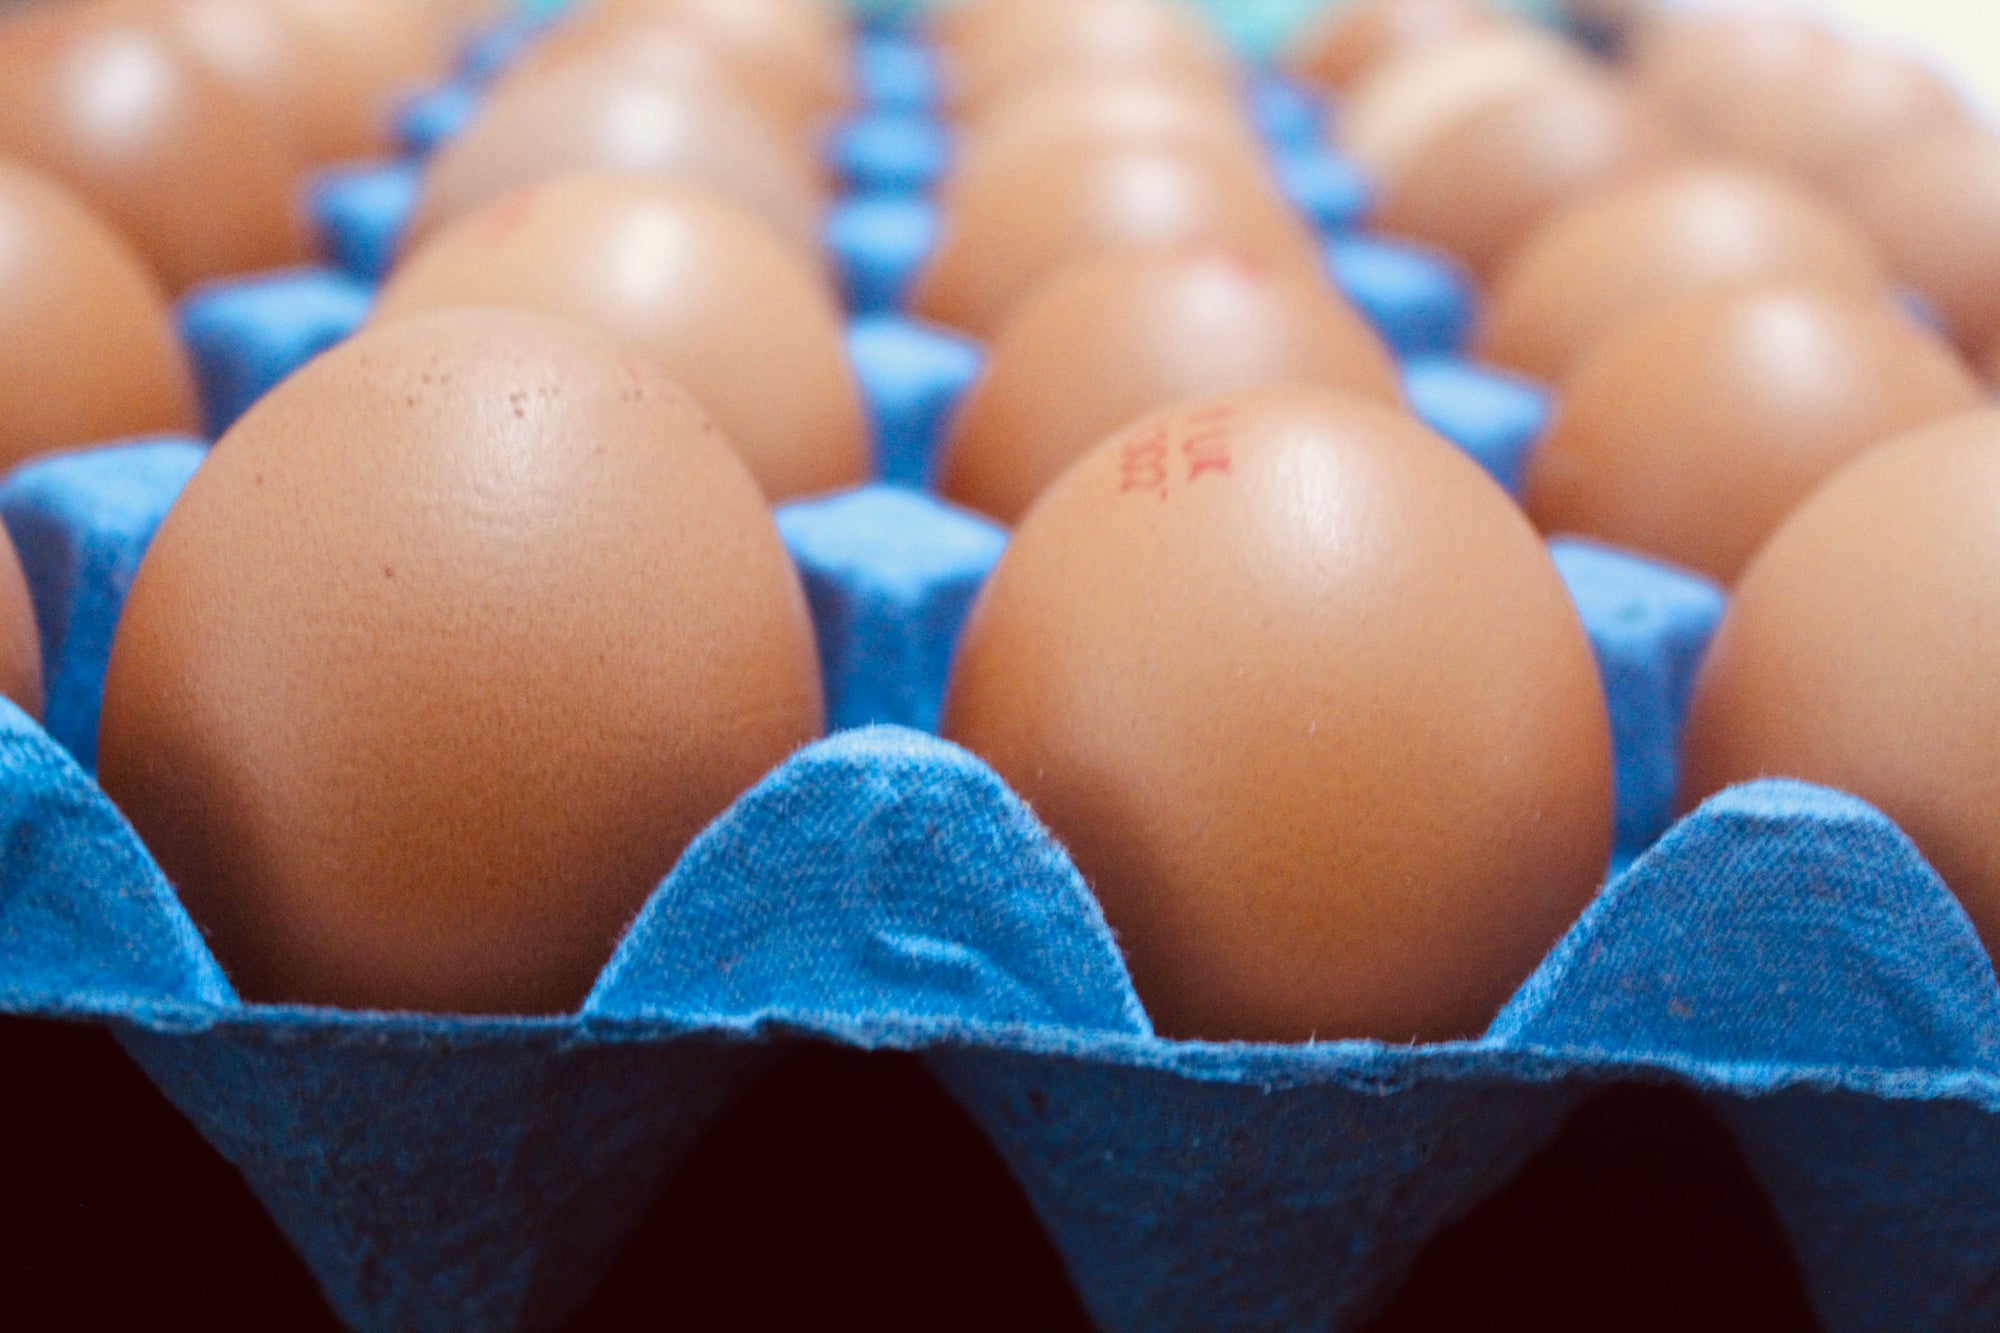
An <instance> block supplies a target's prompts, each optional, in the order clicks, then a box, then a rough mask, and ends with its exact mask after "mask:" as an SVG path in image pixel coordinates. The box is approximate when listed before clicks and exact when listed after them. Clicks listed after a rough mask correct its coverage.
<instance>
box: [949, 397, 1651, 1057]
mask: <svg viewBox="0 0 2000 1333" xmlns="http://www.w3.org/2000/svg"><path fill="white" fill-rule="evenodd" d="M943 733H944V734H945V735H946V736H947V737H949V738H951V739H953V740H955V741H957V742H959V743H960V744H962V745H964V746H966V747H967V748H968V749H970V750H971V751H972V752H973V753H975V754H977V755H979V756H980V757H982V758H983V759H985V760H986V761H987V762H988V763H990V764H992V765H993V766H994V768H995V769H996V770H997V771H998V772H999V773H1000V775H1001V776H1002V777H1004V778H1005V779H1006V780H1007V781H1008V783H1009V784H1010V785H1011V786H1012V787H1013V788H1014V789H1015V790H1016V791H1017V792H1019V793H1020V794H1021V795H1022V796H1023V797H1025V798H1026V800H1027V802H1028V804H1029V805H1030V806H1031V807H1032V808H1033V810H1034V811H1035V813H1036V814H1037V815H1038V816H1039V817H1040V818H1041V819H1042V820H1043V821H1044V822H1045V823H1046V824H1047V825H1048V827H1049V828H1050V830H1051V831H1052V832H1053V833H1054V834H1055V835H1056V837H1057V838H1059V839H1060V840H1061V841H1062V842H1063V844H1064V846H1066V847H1067V848H1068V849H1069V851H1070V854H1071V856H1072V857H1073V858H1074V859H1075V861H1076V864H1077V867H1078V868H1079V869H1080V870H1081V871H1082V872H1083V875H1084V878H1085V879H1086V880H1087V881H1088V882H1089V884H1090V886H1091V888H1092V889H1093V890H1094V891H1095V892H1096V894H1097V896H1098V899H1099V900H1100V901H1101V902H1102V904H1103V906H1104V910H1105V915H1106V917H1107V918H1108V920H1109V922H1110V924H1111V927H1112V929H1113V930H1114V931H1115V932H1116V933H1117V936H1118V941H1119V945H1120V948H1121V949H1123V951H1124V953H1125V957H1126V961H1127V962H1128V964H1129V965H1130V967H1131V970H1132V976H1133V980H1134V982H1135V984H1136V985H1137V987H1138V992H1139V996H1140V998H1141V999H1142V1000H1143V1001H1144V1003H1145V1005H1146V1009H1147V1012H1148V1013H1149V1014H1150V1015H1151V1016H1152V1019H1153V1023H1154V1026H1155V1028H1156V1029H1157V1030H1158V1031H1159V1032H1161V1033H1162V1034H1165V1035H1168V1036H1172V1037H1180V1038H1209V1039H1216V1040H1227V1039H1232V1038H1241V1039H1248V1040H1272V1041H1301V1040H1307V1039H1311V1038H1315V1037H1316V1038H1319V1039H1321V1040H1329V1039H1334V1038H1346V1037H1374V1038H1380V1039H1384V1040H1389V1041H1409V1040H1412V1039H1418V1040H1437V1039H1445V1038H1456V1037H1471V1036H1474V1035H1476V1034H1478V1033H1479V1032H1480V1031H1482V1030H1483V1029H1484V1028H1485V1027H1486V1026H1487V1024H1488V1023H1489V1022H1490V1021H1491V1019H1492V1018H1493V1015H1494V1013H1495V1012H1496V1011H1497V1010H1498V1009H1499V1008H1500V1006H1501V1004H1502V1003H1503V1002H1504V1001H1505V1000H1506V999H1507V998H1508V996H1509V995H1510V994H1512V993H1513V991H1514V990H1515V988H1516V987H1518V986H1519V985H1520V983H1521V982H1522V981H1523V980H1525V979H1526V978H1527V976H1528V975H1529V973H1530V972H1532V971H1533V969H1534V967H1535V965H1536V964H1537V963H1538V962H1539V961H1540V960H1541V958H1542V957H1543V955H1544V954H1545V953H1546V952H1547V950H1548V949H1549V947H1550V946H1551V945H1553V944H1554V943H1555V941H1556V939H1557V937H1558V936H1559V935H1560V934H1561V933H1562V932H1563V930H1564V929H1565V928H1566V927H1567V926H1568V925H1569V924H1570V923H1571V922H1572V921H1573V920H1574V919H1575V918H1576V916H1577V914H1578V913H1579V912H1580V911H1581V910H1582V908H1583V906H1584V904H1585V903H1587V902H1588V901H1589V900H1590V898H1591V896H1592V895H1593V894H1594V893H1595V892H1596V890H1597V886H1598V884H1599V883H1600V882H1601V879H1602V877H1603V875H1604V873H1605V868H1606V861H1607V858H1608V856H1609V852H1610V845H1611V808H1612V807H1611V748H1610V733H1609V726H1608V723H1607V721H1606V715H1605V704H1604V697H1603V694H1602V690H1601V687H1600V685H1599V683H1598V676H1597V668H1596V665H1595V663H1594V662H1593V660H1592V657H1591V651H1590V646H1589V643H1588V642H1587V640H1586V639H1585V638H1584V634H1583V630H1582V627H1581V625H1580V624H1579V623H1578V621H1577V616H1576V611H1575V609H1574V608H1573V607H1572V605H1571V603H1570V599H1569V595H1568V593H1567V592H1566V590H1565V589H1564V587H1563V584H1562V581H1561V579H1560V578H1559V577H1558V576H1557V574H1556V571H1555V566H1554V564H1553V563H1552V562H1551V561H1550V559H1549V556H1548V553H1547V551H1546V550H1545V548H1544V547H1543V546H1542V544H1541V542H1540V541H1539V540H1538V539H1537V538H1536V536H1535V534H1534V532H1533V530H1532V529H1531V528H1530V527H1529V526H1528V524H1527V522H1526V521H1525V520H1524V519H1523V518H1522V516H1521V513H1520V511H1519V510H1518V509H1517V508H1516V507H1515V506H1514V505H1513V503H1512V502H1511V501H1510V500H1509V499H1508V498H1507V497H1506V495H1505V494H1504V493H1503V492H1502V491H1501V490H1500V488H1499V487H1498V486H1496V485H1495V484H1494V483H1493V482H1492V481H1491V480H1489V479H1488V478H1487V477H1486V475H1485V474H1484V473H1482V472H1481V471H1480V470H1479V468H1478V467H1477V466H1476V465H1475V464H1473V463H1472V462H1471V461H1470V460H1468V459H1467V458H1466V457H1465V456H1464V455H1463V454H1461V453H1460V452H1459V451H1458V450H1457V449H1455V448H1454V447H1453V446H1451V445H1450V444H1448V443H1446V442H1445V441H1444V440H1442V439H1440V438H1439V437H1437V436H1435V435H1433V434H1432V433H1431V432H1430V431H1429V430H1428V429H1426V428H1425V427H1423V426H1422V425H1420V424H1418V423H1417V422H1416V421H1415V420H1414V419H1412V418H1410V417H1409V416H1407V415H1405V414H1403V413H1401V412H1398V411H1396V410H1395V409H1393V408H1390V407H1387V406H1384V405H1382V404H1380V403H1377V402H1374V401H1371V400H1369V399H1366V398H1362V397H1359V396H1356V395H1352V394H1348V393H1344V392H1342V391H1339V390H1334V389H1324V388H1311V387H1303V386H1278V387H1273V388H1267V389H1260V390H1255V391H1250V392H1245V393H1241V394H1235V395H1227V396H1223V397H1219V398H1210V399H1202V400H1197V401H1195V402H1191V403H1184V404H1181V405H1179V406H1177V407H1174V408H1172V409H1170V410H1168V411H1165V412H1162V413H1159V414H1156V415H1153V416H1149V417H1146V418H1143V419H1141V420H1140V421H1138V422H1136V423H1134V424H1132V425H1131V426H1128V427H1127V428H1126V429H1124V430H1122V431H1120V432H1119V433H1117V434H1116V435H1113V436H1112V437H1110V438H1109V439H1107V440H1104V441H1102V442H1100V443H1099V444H1098V445H1097V446H1096V447H1095V448H1093V449H1092V450H1091V452H1090V453H1088V454H1087V455H1085V457H1084V458H1083V459H1082V460H1081V461H1080V462H1079V463H1078V464H1077V465H1076V466H1075V467H1074V468H1072V469H1070V471H1068V472H1067V473H1065V474H1064V475H1063V477H1062V479H1061V480H1060V481H1058V482H1057V483H1056V484H1055V486H1054V487H1053V488H1051V489H1050V490H1049V491H1048V492H1047V493H1046V494H1044V495H1043V497H1042V499H1041V500H1040V502H1038V503H1037V504H1036V506H1035V507H1034V508H1033V509H1032V510H1031V511H1030V512H1029V514H1028V516H1027V518H1026V519H1025V520H1023V522H1022V524H1021V526H1020V527H1019V528H1018V529H1017V530H1016V531H1015V533H1014V535H1013V537H1012V539H1011V541H1010V542H1009V544H1008V546H1007V549H1006V553H1005V554H1004V555H1003V556H1002V558H1001V561H1000V564H999V567H998V568H997V569H996V570H995V571H994V574H993V576H992V578H991V580H990V581H989V582H988V583H987V585H986V587H985V589H984V591H983V592H982V593H981V595H980V597H979V600H978V602H977V603H976V604H975V607H974V609H973V612H972V615H971V619H970V621H969V623H968V625H967V627H966V630H965V634H964V637H963V639H962V640H961V642H960V645H959V650H958V656H957V659H956V662H955V664H954V666H953V670H952V677H951V684H950V691H949V694H948V697H947V701H946V705H945V716H944V724H943Z"/></svg>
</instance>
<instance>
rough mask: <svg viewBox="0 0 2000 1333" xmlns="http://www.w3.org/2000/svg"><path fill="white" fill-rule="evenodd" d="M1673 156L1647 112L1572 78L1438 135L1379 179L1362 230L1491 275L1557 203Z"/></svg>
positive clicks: (1666, 131)
mask: <svg viewBox="0 0 2000 1333" xmlns="http://www.w3.org/2000/svg"><path fill="white" fill-rule="evenodd" d="M1683 151H1684V149H1683V146H1682V144H1681V141H1680V138H1679V136H1678V135H1677V134H1676V133H1675V131H1674V130H1673V129H1672V127H1671V126H1669V125H1668V124H1667V123H1666V122H1665V121H1664V120H1662V119H1661V118H1660V117H1659V116H1658V115H1657V114H1656V113H1655V112H1653V111H1652V110H1651V109H1650V108H1649V107H1648V106H1646V105H1645V104H1644V103H1642V102H1640V101H1639V100H1638V99H1637V98H1634V97H1633V96H1631V95H1630V94H1629V93H1627V92H1626V91H1625V90H1624V89H1623V88H1621V87H1620V86H1619V85H1618V84H1617V83H1615V82H1613V81H1612V80H1611V79H1609V78H1606V77H1604V76H1601V75H1598V74H1594V73H1592V72H1590V71H1587V70H1577V71H1575V72H1574V73H1573V74H1571V75H1569V76H1567V77H1562V78H1555V79H1551V80H1549V81H1548V82H1547V83H1545V84H1542V85H1540V86H1537V87H1534V88H1529V89H1526V90H1523V91H1520V92H1516V93H1512V94H1509V95H1508V96H1506V97H1504V98H1501V99H1499V100H1497V101H1495V102H1493V103H1491V104H1488V105H1486V106H1484V107H1483V108H1481V109H1479V110H1477V111H1474V112H1473V113H1472V114H1470V115H1467V116H1464V117H1461V118H1458V119H1456V120H1452V121H1449V122H1447V123H1445V124H1443V125H1441V126H1439V127H1438V129H1437V130H1436V132H1435V133H1433V134H1431V135H1430V136H1429V137H1428V138H1427V139H1426V140H1424V141H1423V142H1422V143H1420V144H1417V145H1416V146H1414V147H1413V148H1412V149H1411V150H1410V151H1409V152H1408V153H1407V154H1406V155H1404V156H1403V157H1402V158H1401V160H1400V161H1398V162H1397V163H1396V164H1395V165H1394V166H1393V167H1392V168H1391V169H1390V170H1389V171H1388V172H1387V173H1386V174H1385V175H1383V176H1381V177H1380V178H1378V179H1377V181H1376V182H1375V187H1376V203H1375V207H1374V210H1373V213H1372V215H1371V222H1372V223H1373V225H1375V226H1376V227H1379V228H1380V229H1381V230H1383V231H1385V232H1388V233H1390V234H1392V235H1397V236H1404V237H1408V238H1409V239H1411V240H1415V241H1418V242H1420V243H1422V244H1425V245H1429V246H1432V247H1433V248H1435V249H1439V250H1442V251H1444V252H1445V253H1446V254H1449V255H1451V256H1453V257H1454V258H1456V259H1458V260H1459V261H1460V262H1461V263H1463V264H1465V265H1466V266H1467V267H1468V268H1470V269H1471V270H1472V271H1473V272H1474V273H1475V274H1476V275H1479V276H1482V277H1491V275H1492V274H1493V272H1494V271H1495V269H1497V268H1498V267H1499V265H1500V264H1501V262H1502V261H1503V260H1504V259H1505V258H1506V257H1507V256H1508V255H1509V254H1510V253H1511V252H1512V251H1513V250H1514V248H1515V247H1516V246H1517V245H1519V244H1520V242H1521V241H1522V239H1523V238H1524V237H1526V236H1527V235H1528V234H1529V233H1530V232H1531V231H1532V230H1533V229H1534V227H1535V226H1536V225H1537V224H1539V223H1541V222H1543V221H1545V220H1546V219H1547V218H1548V217H1549V216H1550V215H1551V214H1553V213H1554V212H1556V211H1557V210H1558V209H1560V208H1561V207H1562V206H1563V205H1564V204H1567V203H1570V202H1572V201H1574V200H1577V199H1580V198H1583V197H1585V196H1587V195H1589V194H1591V193H1593V192H1594V191H1597V190H1599V189H1602V188H1604V187H1606V186H1609V185H1613V184H1616V183H1617V182H1619V181H1621V180H1623V179H1626V178H1628V177H1632V176H1636V175H1638V174H1640V173H1642V172H1645V171H1647V170H1649V169H1651V168H1655V167H1658V166H1661V165H1663V164H1665V163H1667V162H1669V161H1670V160H1672V159H1673V158H1675V157H1676V156H1678V155H1680V154H1681V153H1682V152H1683Z"/></svg>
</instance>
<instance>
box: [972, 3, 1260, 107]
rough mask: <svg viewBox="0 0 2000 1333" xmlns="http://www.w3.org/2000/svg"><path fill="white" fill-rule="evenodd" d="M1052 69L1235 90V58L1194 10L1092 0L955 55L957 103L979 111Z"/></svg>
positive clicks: (1003, 32) (1016, 26) (1237, 74)
mask: <svg viewBox="0 0 2000 1333" xmlns="http://www.w3.org/2000/svg"><path fill="white" fill-rule="evenodd" d="M1051 71H1061V72H1070V73H1077V74H1091V75H1099V76H1103V75H1111V74H1129V73H1148V74H1153V75H1156V76H1165V77H1170V78H1173V79H1175V80H1177V81H1181V82H1187V83H1197V84H1206V85H1208V86H1211V87H1216V88H1233V87H1236V86H1237V84H1238V83H1239V81H1240V78H1241V75H1240V72H1239V69H1238V66H1237V63H1236V61H1235V59H1234V57H1232V56H1231V54H1230V52H1229V50H1228V48H1227V47H1226V46H1224V45H1223V43H1222V40H1221V38H1220V37H1218V36H1217V35H1216V34H1215V33H1214V32H1212V31H1210V30H1209V29H1208V27H1207V26H1206V25H1205V24H1204V23H1203V21H1202V20H1201V18H1200V17H1199V15H1198V14H1197V13H1196V12H1195V11H1194V10H1193V9H1192V8H1191V7H1189V6H1186V5H1182V4H1177V3H1172V2H1171V0H1092V2H1091V3H1088V4H1082V5H1078V6H1077V7H1076V8H1075V9H1073V10H1071V11H1069V12H1068V13H1065V14H1061V15H1056V16H1051V18H1050V19H1049V20H1048V21H1046V22H1024V23H1015V24H1012V25H1008V26H1007V27H1005V28H1004V29H1001V30H996V31H995V32H994V33H993V34H992V35H991V36H990V37H989V38H988V39H987V40H985V41H983V42H981V43H980V44H978V45H977V46H976V47H974V48H971V49H958V50H954V51H953V52H952V53H951V54H950V56H949V79H950V89H951V94H952V97H953V102H954V105H955V106H957V107H960V108H970V107H977V106H978V105H979V104H980V103H981V102H983V101H984V100H985V99H987V98H989V97H991V96H993V95H994V94H995V93H997V92H999V91H1000V90H1003V89H1006V88H1008V87H1010V86H1013V85H1018V84H1019V83H1022V82H1024V81H1026V80H1028V79H1031V78H1039V77H1045V76H1047V75H1048V74H1049V73H1050V72H1051Z"/></svg>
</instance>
